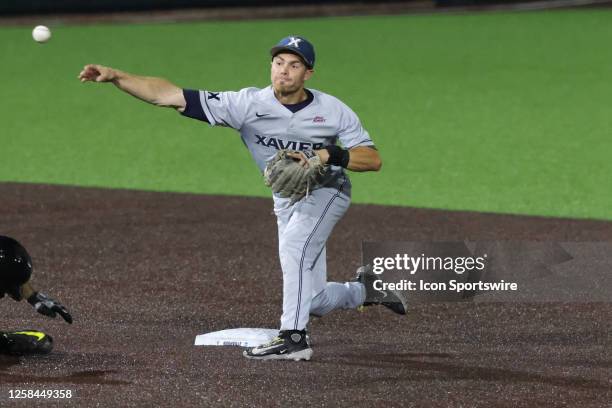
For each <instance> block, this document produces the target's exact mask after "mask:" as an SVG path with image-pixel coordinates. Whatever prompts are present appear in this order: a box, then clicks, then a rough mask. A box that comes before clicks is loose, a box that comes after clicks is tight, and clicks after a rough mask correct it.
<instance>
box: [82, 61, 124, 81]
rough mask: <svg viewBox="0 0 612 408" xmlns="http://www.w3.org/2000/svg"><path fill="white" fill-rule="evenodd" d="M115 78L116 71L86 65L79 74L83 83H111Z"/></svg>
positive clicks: (99, 66) (100, 66)
mask: <svg viewBox="0 0 612 408" xmlns="http://www.w3.org/2000/svg"><path fill="white" fill-rule="evenodd" d="M115 78H116V74H115V70H114V69H112V68H109V67H105V66H102V65H92V64H90V65H85V67H83V70H82V71H81V72H80V73H79V80H80V81H81V82H87V81H92V82H109V81H112V80H114V79H115Z"/></svg>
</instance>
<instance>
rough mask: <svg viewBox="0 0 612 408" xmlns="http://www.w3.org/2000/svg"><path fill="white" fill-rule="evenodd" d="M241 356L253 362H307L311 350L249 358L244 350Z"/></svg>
mask: <svg viewBox="0 0 612 408" xmlns="http://www.w3.org/2000/svg"><path fill="white" fill-rule="evenodd" d="M242 355H243V356H245V357H246V358H250V359H253V360H294V361H300V360H306V361H308V360H310V358H311V357H312V349H311V348H307V349H304V350H300V351H296V352H295V353H291V354H268V355H267V356H251V355H249V354H247V352H246V350H245V351H243V352H242Z"/></svg>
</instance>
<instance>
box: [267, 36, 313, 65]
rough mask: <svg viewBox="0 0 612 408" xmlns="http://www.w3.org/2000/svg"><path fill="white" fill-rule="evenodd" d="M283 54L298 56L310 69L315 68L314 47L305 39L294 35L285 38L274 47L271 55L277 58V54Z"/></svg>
mask: <svg viewBox="0 0 612 408" xmlns="http://www.w3.org/2000/svg"><path fill="white" fill-rule="evenodd" d="M281 52H289V53H291V54H296V55H298V56H300V57H301V58H302V59H303V60H304V63H305V64H306V66H307V67H308V68H310V69H312V68H314V64H315V51H314V46H313V45H312V44H311V43H310V41H308V40H307V39H305V38H304V37H298V36H296V35H292V36H289V37H285V38H283V39H282V40H280V41H279V42H278V44H276V45H275V46H274V47H272V49H271V50H270V55H272V57H275V56H276V54H280V53H281Z"/></svg>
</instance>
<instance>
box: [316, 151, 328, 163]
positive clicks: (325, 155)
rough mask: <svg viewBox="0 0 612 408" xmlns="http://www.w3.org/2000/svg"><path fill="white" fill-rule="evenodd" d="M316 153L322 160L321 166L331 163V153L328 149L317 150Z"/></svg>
mask: <svg viewBox="0 0 612 408" xmlns="http://www.w3.org/2000/svg"><path fill="white" fill-rule="evenodd" d="M314 152H315V153H316V154H317V156H319V159H321V164H327V162H328V161H329V152H328V151H327V149H320V150H315V151H314Z"/></svg>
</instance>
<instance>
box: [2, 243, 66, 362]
mask: <svg viewBox="0 0 612 408" xmlns="http://www.w3.org/2000/svg"><path fill="white" fill-rule="evenodd" d="M31 275H32V259H31V258H30V255H29V254H28V252H27V251H26V249H25V248H24V247H23V246H22V245H21V244H20V243H19V242H17V241H16V240H14V239H13V238H10V237H5V236H0V298H2V297H4V295H5V294H8V295H9V296H10V297H12V298H13V299H15V300H17V301H20V300H22V299H27V301H28V303H29V304H31V305H32V306H33V307H34V309H36V311H37V312H38V313H41V314H43V315H45V316H49V317H53V318H54V317H55V316H56V315H57V314H59V315H60V316H62V318H63V319H64V320H65V321H67V322H68V323H72V316H71V315H70V313H69V312H68V310H66V308H65V307H64V306H62V305H61V304H60V303H59V302H57V301H55V300H53V299H51V298H50V297H48V296H47V295H45V294H43V293H40V292H37V291H35V290H34V288H33V287H32V285H31V284H30V282H29V281H30V276H31ZM52 348H53V339H52V338H51V336H49V335H48V334H45V333H43V332H40V331H37V330H18V331H14V332H0V354H15V355H25V354H46V353H49V352H51V349H52Z"/></svg>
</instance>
